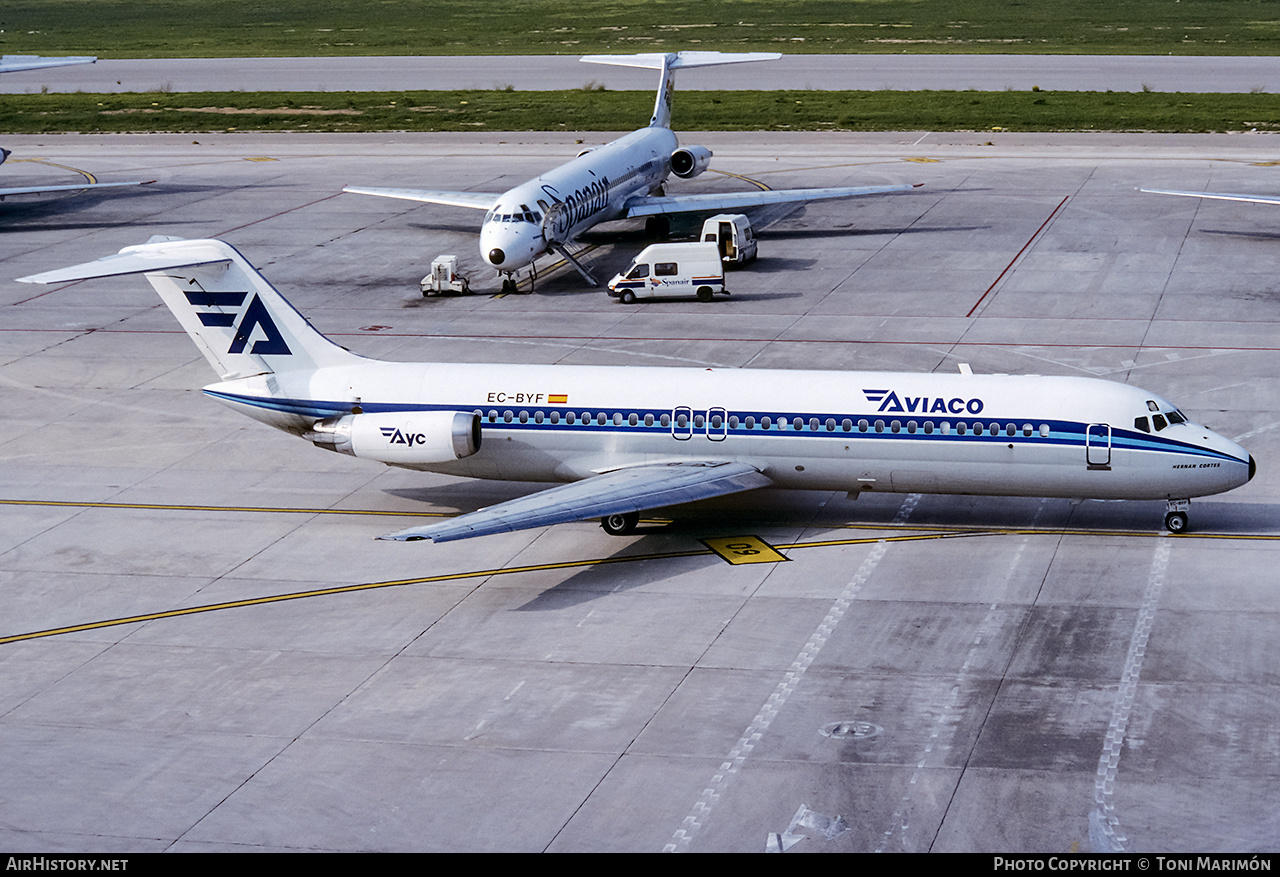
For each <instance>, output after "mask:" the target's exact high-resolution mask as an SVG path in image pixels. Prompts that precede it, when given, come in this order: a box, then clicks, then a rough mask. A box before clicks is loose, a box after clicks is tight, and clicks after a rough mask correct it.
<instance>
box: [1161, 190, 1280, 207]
mask: <svg viewBox="0 0 1280 877" xmlns="http://www.w3.org/2000/svg"><path fill="white" fill-rule="evenodd" d="M1138 191H1139V192H1150V193H1152V194H1153V195H1186V196H1187V197H1188V198H1215V199H1217V200H1219V201H1248V202H1251V203H1253V204H1280V195H1230V194H1226V193H1220V192H1175V191H1173V190H1171V189H1139V190H1138Z"/></svg>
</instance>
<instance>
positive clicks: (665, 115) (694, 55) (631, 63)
mask: <svg viewBox="0 0 1280 877" xmlns="http://www.w3.org/2000/svg"><path fill="white" fill-rule="evenodd" d="M781 57H782V54H781V53H780V52H670V53H668V54H665V55H663V54H658V53H652V54H643V55H586V56H584V57H583V58H582V60H583V61H586V62H587V63H588V64H614V65H617V66H619V67H650V68H653V69H655V70H661V71H662V79H661V81H660V82H659V83H658V99H657V101H656V102H655V103H654V105H653V118H651V119H650V120H649V126H650V127H658V128H670V127H671V92H672V91H673V90H674V89H675V75H674V73H673V71H675V70H678V69H680V68H681V67H715V66H717V65H719V64H742V63H745V62H747V61H776V60H778V59H779V58H781Z"/></svg>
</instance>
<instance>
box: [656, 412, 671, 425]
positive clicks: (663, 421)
mask: <svg viewBox="0 0 1280 877" xmlns="http://www.w3.org/2000/svg"><path fill="white" fill-rule="evenodd" d="M658 423H660V424H662V425H663V426H670V425H671V415H670V414H664V415H662V416H661V417H659V418H658Z"/></svg>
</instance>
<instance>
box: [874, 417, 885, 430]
mask: <svg viewBox="0 0 1280 877" xmlns="http://www.w3.org/2000/svg"><path fill="white" fill-rule="evenodd" d="M876 432H884V421H883V420H877V421H876Z"/></svg>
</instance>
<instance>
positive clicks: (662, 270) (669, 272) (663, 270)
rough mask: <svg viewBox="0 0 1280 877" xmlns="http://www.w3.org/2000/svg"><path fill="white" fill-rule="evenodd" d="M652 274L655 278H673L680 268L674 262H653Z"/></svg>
mask: <svg viewBox="0 0 1280 877" xmlns="http://www.w3.org/2000/svg"><path fill="white" fill-rule="evenodd" d="M653 273H654V276H655V277H674V276H676V275H677V274H679V273H680V268H679V267H678V266H677V265H676V263H675V262H655V263H654V265H653Z"/></svg>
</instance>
